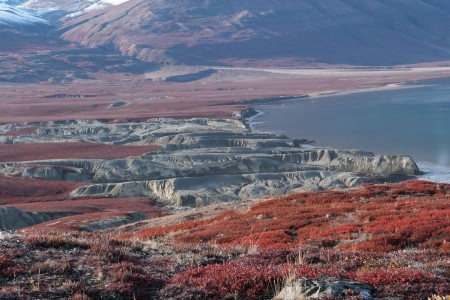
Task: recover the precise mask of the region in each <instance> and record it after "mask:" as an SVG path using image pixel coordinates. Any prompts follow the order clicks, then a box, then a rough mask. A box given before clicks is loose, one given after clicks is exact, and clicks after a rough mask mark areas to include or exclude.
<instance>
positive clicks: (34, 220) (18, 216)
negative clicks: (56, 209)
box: [0, 207, 73, 230]
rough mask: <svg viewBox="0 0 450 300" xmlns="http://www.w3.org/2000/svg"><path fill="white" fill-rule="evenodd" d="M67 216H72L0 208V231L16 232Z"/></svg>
mask: <svg viewBox="0 0 450 300" xmlns="http://www.w3.org/2000/svg"><path fill="white" fill-rule="evenodd" d="M69 215H73V214H72V213H36V212H25V211H22V210H20V209H17V208H14V207H0V230H18V229H21V228H25V227H29V226H33V225H36V224H39V223H44V222H48V221H51V220H54V219H58V218H62V217H65V216H69Z"/></svg>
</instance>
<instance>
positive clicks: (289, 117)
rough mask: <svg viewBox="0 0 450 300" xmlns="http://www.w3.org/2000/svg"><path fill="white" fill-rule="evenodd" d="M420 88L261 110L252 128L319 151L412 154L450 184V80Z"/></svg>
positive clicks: (310, 100) (341, 96) (311, 100)
mask: <svg viewBox="0 0 450 300" xmlns="http://www.w3.org/2000/svg"><path fill="white" fill-rule="evenodd" d="M420 85H421V86H413V85H412V84H411V85H410V87H409V88H407V89H395V90H384V91H375V92H364V93H354V94H339V95H330V96H323V97H317V98H307V99H299V100H295V101H291V102H286V103H284V104H276V105H272V106H260V107H258V110H259V111H261V112H262V113H261V114H259V115H258V116H256V117H255V118H254V119H253V120H252V123H251V124H252V128H253V129H255V130H257V131H270V132H277V133H283V134H286V135H288V136H290V137H294V138H307V139H311V140H316V141H317V142H318V143H317V145H320V146H330V147H334V148H340V149H356V148H359V149H363V150H367V151H372V152H374V153H376V154H392V155H409V156H412V157H413V158H414V159H415V160H416V162H418V163H419V167H420V168H421V169H422V170H424V171H427V172H430V173H429V174H428V177H427V178H429V179H433V180H439V181H450V79H445V80H434V81H423V82H420ZM424 85H425V86H424Z"/></svg>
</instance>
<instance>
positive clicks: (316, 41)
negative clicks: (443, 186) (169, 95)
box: [62, 0, 450, 65]
mask: <svg viewBox="0 0 450 300" xmlns="http://www.w3.org/2000/svg"><path fill="white" fill-rule="evenodd" d="M449 20H450V3H449V2H448V1H447V0H277V1H276V0H259V1H250V0H244V1H242V0H131V1H128V2H126V3H123V4H121V5H118V6H113V7H109V8H107V9H105V10H100V11H96V12H92V13H90V14H86V15H83V16H80V17H78V18H75V19H72V20H69V21H67V22H66V23H65V25H64V27H63V28H62V37H63V38H64V39H66V40H69V41H73V42H77V43H79V44H81V45H85V46H89V47H93V46H94V47H95V46H111V47H114V48H116V49H119V50H120V52H122V53H123V54H127V55H131V56H135V57H138V58H140V59H143V60H150V61H160V62H177V63H188V64H217V63H229V64H233V63H234V62H236V61H242V60H244V61H249V60H257V61H263V62H264V61H266V62H267V61H273V60H277V59H278V60H284V61H288V62H299V61H300V62H305V61H306V62H309V61H315V62H324V63H343V64H358V65H390V64H401V63H415V62H426V61H438V60H448V59H450V38H449V36H448V32H450V22H449Z"/></svg>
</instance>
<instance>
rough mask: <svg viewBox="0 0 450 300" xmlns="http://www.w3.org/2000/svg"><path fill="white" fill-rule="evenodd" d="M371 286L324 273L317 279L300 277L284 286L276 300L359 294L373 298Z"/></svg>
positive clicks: (364, 297) (367, 299) (365, 297)
mask: <svg viewBox="0 0 450 300" xmlns="http://www.w3.org/2000/svg"><path fill="white" fill-rule="evenodd" d="M372 292H373V289H372V287H371V286H369V285H367V284H364V283H362V282H359V281H354V280H348V279H345V278H342V277H336V276H330V275H323V276H320V277H318V278H316V279H307V278H298V279H295V280H293V281H291V282H289V283H288V284H286V285H285V286H284V288H283V289H282V290H281V292H280V293H279V294H278V295H277V296H275V298H274V300H298V299H324V298H330V297H346V296H353V295H359V296H360V297H361V298H362V299H366V300H369V299H373V297H372Z"/></svg>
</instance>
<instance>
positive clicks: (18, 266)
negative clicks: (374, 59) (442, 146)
mask: <svg viewBox="0 0 450 300" xmlns="http://www.w3.org/2000/svg"><path fill="white" fill-rule="evenodd" d="M449 200H450V185H445V184H436V183H431V182H424V181H415V182H406V183H402V184H393V185H373V184H368V185H365V186H364V187H363V188H361V189H355V190H352V191H329V192H319V193H300V194H293V195H289V196H286V197H282V198H280V199H273V200H268V201H264V202H259V203H257V204H256V205H253V206H252V207H249V208H248V209H247V210H245V209H242V208H241V209H240V210H233V211H227V212H224V213H221V214H219V215H217V216H215V217H213V218H210V219H206V220H205V219H194V220H190V221H189V222H182V223H180V224H175V225H169V226H160V227H155V228H145V227H144V226H146V225H145V222H142V223H141V224H136V225H133V226H130V227H127V228H128V229H127V228H125V229H123V228H122V229H118V230H117V229H116V230H115V229H109V230H106V231H95V232H88V231H80V230H73V229H74V228H64V229H63V230H61V229H55V228H51V227H50V228H36V229H35V230H29V231H26V232H24V236H23V237H14V238H13V239H12V240H11V241H8V240H3V241H2V240H1V239H0V246H1V247H0V257H3V258H5V259H4V260H5V266H7V267H8V268H14V270H16V273H15V277H14V278H12V277H7V276H5V275H3V277H2V274H0V297H5V298H7V297H12V296H15V295H22V296H23V295H29V296H31V297H35V298H39V297H41V298H42V297H44V298H49V299H57V298H58V297H60V298H70V297H72V299H103V298H105V299H273V297H274V296H275V295H276V293H277V291H279V290H280V288H282V287H283V285H284V284H285V283H286V282H288V281H289V280H290V279H292V278H301V277H306V278H310V279H315V278H318V277H320V276H322V275H331V276H338V277H339V278H346V279H351V280H357V281H360V282H363V283H365V284H368V285H370V286H371V287H372V288H373V293H372V296H373V298H375V299H411V300H412V299H428V298H430V299H446V298H443V297H444V296H446V295H449V294H450V265H449V264H448V262H449V261H450V251H449V248H448V243H447V241H448V240H449V233H450V230H449V228H450V223H449V218H450V211H449V210H450V201H449ZM199 217H201V214H199ZM147 226H148V225H147ZM138 228H141V229H140V230H139V229H138ZM124 230H129V231H125V232H124ZM136 230H137V231H136ZM121 231H122V232H121ZM19 239H22V241H21V242H19V241H18V240H19ZM0 264H1V261H0ZM25 270H26V271H25ZM38 281H39V282H40V286H39V288H36V287H34V288H33V285H30V284H29V282H34V283H36V282H38ZM55 282H64V284H63V285H61V284H56V283H55ZM433 295H434V296H433ZM439 296H441V298H439ZM361 297H362V295H356V294H355V295H353V296H348V295H347V296H345V297H337V298H333V299H362V298H361ZM432 297H434V298H432Z"/></svg>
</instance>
